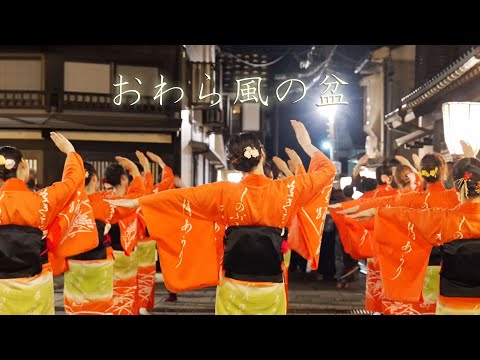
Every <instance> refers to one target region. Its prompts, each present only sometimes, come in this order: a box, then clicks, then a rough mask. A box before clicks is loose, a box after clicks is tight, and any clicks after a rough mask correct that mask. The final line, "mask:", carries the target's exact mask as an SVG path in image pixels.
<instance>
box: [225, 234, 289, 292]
mask: <svg viewBox="0 0 480 360" xmlns="http://www.w3.org/2000/svg"><path fill="white" fill-rule="evenodd" d="M286 238H287V231H286V229H285V232H284V234H282V229H279V228H276V227H270V226H230V227H228V228H227V230H226V231H225V237H224V238H223V243H224V246H225V251H224V254H223V267H224V269H225V276H226V277H228V278H231V279H236V280H242V281H252V282H275V283H281V282H283V270H282V263H283V254H282V253H281V252H280V247H281V246H282V241H283V240H285V239H286Z"/></svg>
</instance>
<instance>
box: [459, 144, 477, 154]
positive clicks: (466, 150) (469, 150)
mask: <svg viewBox="0 0 480 360" xmlns="http://www.w3.org/2000/svg"><path fill="white" fill-rule="evenodd" d="M460 145H462V150H463V155H464V156H465V157H469V158H472V157H475V155H476V154H475V151H473V148H472V147H471V145H470V144H469V143H468V142H466V141H463V140H460Z"/></svg>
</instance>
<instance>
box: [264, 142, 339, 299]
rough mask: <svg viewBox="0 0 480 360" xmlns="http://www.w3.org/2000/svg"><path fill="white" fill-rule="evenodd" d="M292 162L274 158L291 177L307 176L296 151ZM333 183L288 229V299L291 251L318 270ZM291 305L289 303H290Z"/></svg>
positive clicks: (292, 152) (284, 249)
mask: <svg viewBox="0 0 480 360" xmlns="http://www.w3.org/2000/svg"><path fill="white" fill-rule="evenodd" d="M285 152H286V153H287V155H288V157H289V160H288V165H287V163H285V161H283V160H282V159H281V158H279V157H277V156H274V157H273V162H274V163H275V165H276V166H277V167H278V169H279V170H280V171H282V172H283V173H284V174H285V176H286V177H287V178H288V177H290V176H294V174H295V175H303V174H306V173H307V171H306V170H305V167H304V166H303V163H302V160H301V158H300V156H298V154H297V153H296V152H295V150H292V149H289V148H286V149H285ZM332 188H333V183H332V185H330V186H327V187H325V188H324V189H323V190H322V192H321V193H318V194H317V195H316V196H315V198H314V199H312V200H311V202H310V203H309V204H308V206H305V207H302V209H301V211H300V212H299V213H298V214H297V215H295V216H294V218H293V219H292V221H291V223H290V225H289V227H288V239H287V241H286V242H284V243H282V245H283V246H282V248H281V252H282V253H283V254H284V259H285V268H284V282H285V290H286V294H287V300H288V267H289V263H290V256H291V251H292V250H293V251H295V252H296V253H297V254H299V255H300V256H302V257H303V258H304V259H306V260H307V261H308V264H309V266H310V268H311V269H312V270H317V269H318V264H319V260H320V259H319V256H320V248H321V244H322V235H323V227H324V225H325V217H326V214H327V206H328V203H329V201H330V195H331V193H332ZM287 304H288V302H287Z"/></svg>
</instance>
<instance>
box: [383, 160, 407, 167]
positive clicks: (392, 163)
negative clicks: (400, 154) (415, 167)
mask: <svg viewBox="0 0 480 360" xmlns="http://www.w3.org/2000/svg"><path fill="white" fill-rule="evenodd" d="M401 164H402V163H401V162H400V161H398V160H397V159H395V158H388V159H385V160H383V163H382V165H385V166H388V167H390V168H391V167H397V166H399V165H401Z"/></svg>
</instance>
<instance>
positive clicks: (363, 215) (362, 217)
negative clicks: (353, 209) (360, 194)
mask: <svg viewBox="0 0 480 360" xmlns="http://www.w3.org/2000/svg"><path fill="white" fill-rule="evenodd" d="M376 213H377V208H371V209H367V210H363V211H360V212H358V213H356V214H350V215H345V217H347V218H350V219H357V220H358V221H366V220H369V219H371V218H372V217H374V216H375V214H376Z"/></svg>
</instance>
